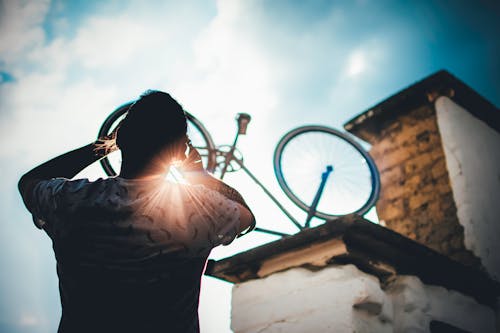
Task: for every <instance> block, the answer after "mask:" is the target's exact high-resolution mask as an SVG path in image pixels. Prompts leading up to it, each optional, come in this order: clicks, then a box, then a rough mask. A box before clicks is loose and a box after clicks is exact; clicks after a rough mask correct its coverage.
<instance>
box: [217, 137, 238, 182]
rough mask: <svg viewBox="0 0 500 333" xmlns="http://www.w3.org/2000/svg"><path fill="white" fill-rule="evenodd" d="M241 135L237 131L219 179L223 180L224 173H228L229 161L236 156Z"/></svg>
mask: <svg viewBox="0 0 500 333" xmlns="http://www.w3.org/2000/svg"><path fill="white" fill-rule="evenodd" d="M239 136H240V133H239V132H236V136H235V137H234V142H233V145H232V146H231V148H230V149H229V151H228V152H227V154H226V159H225V160H224V168H222V171H221V173H220V177H219V179H220V180H222V179H223V178H224V175H225V174H226V171H227V167H228V166H229V163H231V161H232V160H233V159H234V160H236V158H235V157H234V150H235V149H236V143H237V142H238V137H239Z"/></svg>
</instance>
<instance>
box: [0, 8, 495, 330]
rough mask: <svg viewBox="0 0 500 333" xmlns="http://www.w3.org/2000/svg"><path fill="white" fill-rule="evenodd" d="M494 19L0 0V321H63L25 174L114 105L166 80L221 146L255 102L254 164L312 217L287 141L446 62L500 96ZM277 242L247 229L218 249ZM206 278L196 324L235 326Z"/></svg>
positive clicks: (83, 134)
mask: <svg viewBox="0 0 500 333" xmlns="http://www.w3.org/2000/svg"><path fill="white" fill-rule="evenodd" d="M499 14H500V6H499V4H498V2H494V1H474V2H472V1H429V0H422V1H413V2H409V1H404V2H403V1H368V0H358V1H283V0H281V1H280V0H278V1H237V0H233V1H182V2H181V1H83V0H82V1H49V0H46V1H41V0H40V1H6V0H5V1H0V136H1V146H0V166H1V169H0V171H1V174H2V175H3V177H4V181H3V182H2V183H1V184H0V205H1V209H0V212H1V213H0V214H1V215H0V216H1V223H0V244H1V245H0V249H1V251H0V267H2V269H1V273H0V294H1V295H2V298H1V300H0V331H1V332H53V331H54V328H55V327H56V325H57V322H58V316H59V311H60V310H59V305H58V304H59V299H58V294H57V277H56V274H55V262H54V259H53V258H52V257H53V254H52V250H51V244H50V241H49V240H48V239H47V237H46V236H45V235H44V234H43V233H41V232H40V231H38V230H36V229H35V228H34V227H33V225H32V223H31V219H30V216H29V214H28V213H27V212H26V211H24V209H23V206H22V203H21V200H20V197H19V195H18V194H17V191H16V183H17V179H18V178H19V177H20V176H21V175H22V174H23V173H24V172H26V171H27V170H29V169H30V168H31V167H33V166H35V165H36V164H37V163H41V162H43V161H45V160H46V159H48V158H51V157H53V156H55V155H57V154H59V153H62V152H65V151H67V150H69V149H73V148H75V147H78V146H81V145H83V144H86V143H88V142H90V141H91V140H93V139H94V138H95V136H96V134H97V131H98V129H99V126H100V124H101V123H102V121H103V120H104V118H105V117H106V116H107V115H108V114H109V113H110V112H111V111H112V110H113V109H114V108H115V107H117V106H119V105H121V104H123V103H124V102H126V101H129V100H131V99H134V98H136V97H137V96H138V95H139V94H140V93H141V92H143V91H144V90H146V89H149V88H154V89H161V90H166V91H169V92H170V93H171V94H172V95H173V96H174V97H176V98H177V99H178V100H179V102H180V103H181V104H183V106H184V107H185V108H186V109H187V110H188V111H190V112H191V113H193V114H195V115H196V116H197V117H198V118H199V119H200V120H201V121H203V123H204V124H205V125H206V127H207V128H208V129H209V131H210V132H211V133H212V135H213V137H214V140H215V141H216V142H217V143H230V142H231V141H232V137H233V135H234V127H235V124H234V115H235V113H237V112H247V113H250V114H251V115H252V116H253V119H252V122H251V124H250V125H249V130H248V135H247V136H246V137H244V138H242V140H241V144H240V149H241V151H243V153H244V155H245V162H246V163H247V166H248V167H249V168H250V169H251V170H252V171H253V172H254V173H255V174H256V175H258V177H259V179H261V180H262V181H263V182H264V183H265V184H266V185H268V186H269V188H270V189H271V190H272V191H273V193H275V194H276V196H278V198H279V199H280V200H281V201H282V202H284V203H286V205H287V207H289V209H290V210H291V211H292V213H293V214H294V215H296V216H297V217H298V218H299V219H302V218H303V216H304V215H303V214H304V213H303V212H301V211H299V210H298V209H296V208H295V207H293V205H291V204H289V203H288V200H287V198H286V197H284V195H283V194H281V191H280V189H279V188H278V186H277V183H276V180H275V179H274V174H273V170H272V154H273V149H274V146H275V144H276V143H277V142H278V140H279V138H280V137H281V136H282V135H283V134H284V133H285V132H286V131H288V130H290V129H292V128H294V127H296V126H299V125H303V124H310V123H319V124H324V125H328V126H332V127H341V126H342V124H343V123H345V122H346V121H347V120H349V119H351V118H352V117H353V116H355V115H356V114H358V113H360V112H362V111H364V110H366V109H367V108H369V107H370V106H372V105H374V104H376V103H378V102H380V101H382V100H384V99H385V98H387V97H389V96H390V95H392V94H394V93H396V92H397V91H399V90H401V89H403V88H405V87H406V86H408V85H410V84H412V83H414V82H415V81H418V80H420V79H422V78H424V77H425V76H427V75H430V74H432V73H434V72H435V71H437V70H440V69H447V70H449V71H450V72H451V73H453V74H454V75H456V76H457V77H458V78H460V79H462V80H463V81H464V82H465V83H467V84H468V85H469V86H471V87H472V88H473V89H475V90H477V91H478V92H479V93H480V94H482V95H483V96H485V97H486V98H487V99H489V100H490V101H491V102H493V103H494V104H495V105H497V106H498V105H499V104H500V80H499V77H500V60H499V59H500V57H499V48H500V42H499V39H498V34H499V32H500V23H499V20H498V17H499ZM98 172H99V171H98V168H95V170H90V171H89V174H90V173H91V174H93V175H95V174H96V173H98ZM227 180H228V182H230V183H231V184H233V185H235V186H236V187H237V188H238V189H240V190H241V192H242V193H243V194H244V196H246V197H247V198H248V201H249V204H250V206H252V207H253V208H254V211H255V214H256V216H257V219H258V222H259V223H260V224H261V226H263V227H269V228H277V229H281V230H284V231H293V228H291V227H290V226H289V224H290V223H288V222H287V221H286V218H285V217H283V216H282V215H280V213H279V211H277V209H276V207H274V206H273V204H272V203H271V202H269V200H268V199H267V198H266V197H265V196H264V195H262V194H261V193H260V191H259V189H256V188H255V186H254V185H253V184H252V183H251V182H250V181H249V180H248V179H247V178H245V176H244V175H242V174H236V173H235V174H231V175H230V176H229V177H228V178H227ZM271 239H273V238H272V237H270V236H266V235H262V234H254V235H249V236H247V238H246V239H241V240H239V241H238V243H237V244H234V245H232V246H230V247H227V248H224V249H218V250H217V251H215V252H214V256H215V257H220V256H225V255H229V254H231V253H235V252H237V251H239V250H241V249H244V248H248V247H252V246H255V245H256V244H259V243H262V242H265V241H269V240H271ZM203 286H204V294H203V295H202V303H201V306H200V315H201V324H202V328H203V329H204V331H205V332H226V331H228V330H229V328H228V326H229V300H230V286H229V285H227V284H224V283H222V282H219V281H215V280H213V279H205V280H204V282H203Z"/></svg>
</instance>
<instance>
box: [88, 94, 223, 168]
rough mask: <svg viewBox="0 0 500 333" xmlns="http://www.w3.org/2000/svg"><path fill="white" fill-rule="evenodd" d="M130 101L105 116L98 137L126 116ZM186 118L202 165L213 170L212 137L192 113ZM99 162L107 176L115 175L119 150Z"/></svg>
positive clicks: (109, 131) (118, 161) (110, 129)
mask: <svg viewBox="0 0 500 333" xmlns="http://www.w3.org/2000/svg"><path fill="white" fill-rule="evenodd" d="M132 103H133V102H129V103H126V104H123V105H122V106H120V107H119V108H117V109H116V110H115V111H113V112H112V113H111V114H110V115H109V116H108V117H107V118H106V120H105V121H104V123H103V124H102V126H101V128H100V130H99V134H98V138H99V137H102V136H105V135H107V134H109V133H111V132H112V131H113V130H114V129H115V127H116V126H117V125H118V124H119V123H120V121H121V120H122V119H123V118H124V117H125V116H126V114H127V111H128V109H129V107H130V106H131V105H132ZM186 118H187V120H188V129H187V133H188V136H189V138H190V139H191V142H192V143H193V146H194V147H195V148H196V149H198V151H199V152H200V155H201V157H202V161H203V166H204V167H205V169H206V170H207V171H209V172H214V170H215V166H216V162H215V145H214V142H213V140H212V137H211V136H210V134H209V133H208V131H207V130H206V128H205V126H203V124H202V123H201V122H200V121H199V120H198V119H196V118H195V117H194V116H193V115H192V114H190V113H188V112H186ZM100 163H101V166H102V168H103V169H104V172H105V173H106V174H107V175H108V176H116V175H117V173H118V171H119V170H120V165H121V152H120V151H119V150H118V151H115V152H113V153H111V154H109V155H108V156H106V157H105V158H103V159H101V160H100Z"/></svg>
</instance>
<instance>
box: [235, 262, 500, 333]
mask: <svg viewBox="0 0 500 333" xmlns="http://www.w3.org/2000/svg"><path fill="white" fill-rule="evenodd" d="M433 324H434V325H436V324H437V325H441V326H443V325H446V327H448V328H451V329H452V330H450V331H449V332H463V331H465V332H481V333H489V332H495V313H494V311H493V310H492V309H491V308H489V307H487V306H484V305H481V304H479V303H477V302H476V301H475V300H474V299H472V298H471V297H468V296H465V295H463V294H461V293H458V292H456V291H450V290H447V289H445V288H443V287H436V286H431V285H425V284H423V283H422V282H421V281H420V279H419V278H418V277H416V276H397V277H396V278H395V279H394V280H393V282H392V283H391V284H390V285H388V286H387V287H383V286H381V284H380V282H379V280H378V279H377V278H376V277H375V276H373V275H369V274H366V273H364V272H362V271H360V270H359V269H358V268H356V266H354V265H341V266H329V267H327V268H324V269H322V270H320V271H310V270H307V269H305V268H293V269H290V270H287V271H284V272H280V273H276V274H273V275H271V276H268V277H266V278H263V279H259V280H250V281H247V282H243V283H241V284H237V285H235V286H234V287H233V296H232V313H231V328H232V330H233V331H234V332H235V333H254V332H261V333H271V332H273V333H274V332H276V333H277V332H287V333H288V332H290V333H293V332H297V333H299V332H335V333H352V332H357V333H373V332H377V333H406V332H421V333H432V332H442V331H440V330H437V331H436V330H433V329H432V326H433Z"/></svg>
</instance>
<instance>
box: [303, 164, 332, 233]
mask: <svg viewBox="0 0 500 333" xmlns="http://www.w3.org/2000/svg"><path fill="white" fill-rule="evenodd" d="M332 171H333V167H332V166H331V165H328V166H327V167H326V171H325V172H323V173H322V174H321V183H320V184H319V187H318V191H317V192H316V195H315V196H314V200H313V202H312V204H311V206H310V207H309V211H308V212H307V218H306V224H305V226H306V228H309V226H310V225H311V219H312V218H313V216H314V214H316V208H317V207H318V204H319V199H320V198H321V194H323V190H324V189H325V184H326V180H327V179H328V176H329V175H330V173H331V172H332Z"/></svg>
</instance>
